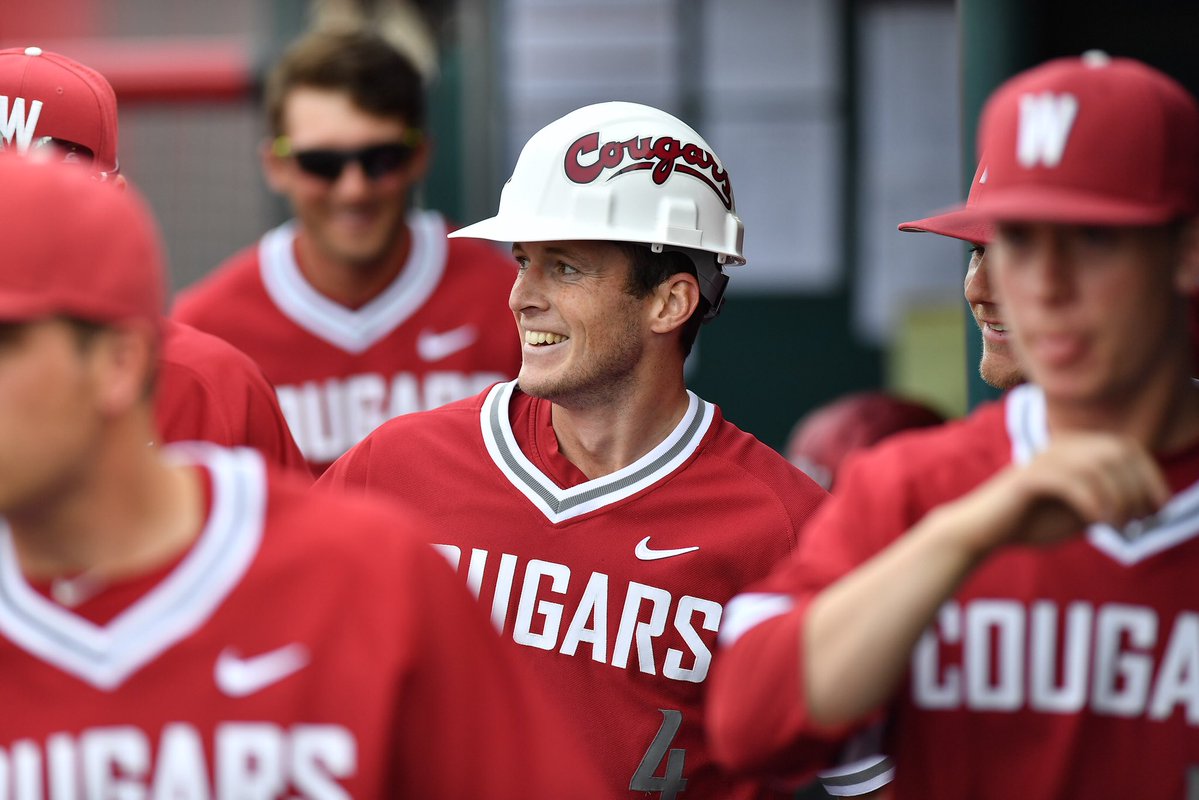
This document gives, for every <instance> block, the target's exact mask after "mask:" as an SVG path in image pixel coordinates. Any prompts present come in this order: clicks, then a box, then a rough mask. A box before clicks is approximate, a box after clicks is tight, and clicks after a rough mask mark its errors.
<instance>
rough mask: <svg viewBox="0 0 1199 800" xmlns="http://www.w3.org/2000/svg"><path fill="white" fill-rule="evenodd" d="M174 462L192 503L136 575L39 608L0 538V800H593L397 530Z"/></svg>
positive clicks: (334, 505)
mask: <svg viewBox="0 0 1199 800" xmlns="http://www.w3.org/2000/svg"><path fill="white" fill-rule="evenodd" d="M173 451H174V452H175V453H176V454H177V455H176V456H175V457H179V458H185V459H190V458H198V459H199V461H198V463H199V464H200V465H201V466H202V468H203V469H204V470H205V474H206V475H207V476H208V480H209V489H210V492H209V493H210V495H211V501H210V506H209V512H208V517H207V523H206V525H205V527H204V530H203V531H202V533H201V534H200V537H199V539H198V540H197V541H196V542H195V544H194V545H193V546H192V548H191V549H190V550H189V551H188V552H187V553H186V554H184V555H183V556H182V557H181V558H180V559H179V560H178V561H177V562H176V563H173V564H169V565H166V566H164V567H163V568H161V569H160V570H159V571H158V572H157V573H156V574H151V575H147V576H142V577H141V578H138V579H135V580H130V581H126V582H119V583H116V584H112V585H109V586H105V587H100V588H98V589H97V590H96V591H95V592H94V593H92V592H83V593H82V594H76V596H75V597H74V602H75V605H74V606H73V607H68V606H64V605H60V604H59V603H57V602H55V601H54V600H52V599H51V597H52V596H60V595H61V592H60V591H58V589H60V588H61V585H60V586H58V587H56V586H55V585H54V584H51V585H49V586H33V585H30V584H29V583H27V582H26V581H25V579H24V577H23V576H22V575H21V574H20V572H19V570H18V568H17V566H16V565H17V561H16V555H15V551H14V549H13V544H12V539H11V537H10V534H9V532H8V529H7V527H6V526H4V525H3V521H2V520H0V708H3V710H4V711H3V713H2V714H0V797H4V798H13V800H43V799H44V798H54V799H55V800H57V799H59V798H103V797H156V798H157V797H163V798H166V797H171V798H212V797H217V798H221V797H261V798H283V797H296V798H301V797H302V798H350V797H354V798H393V797H414V798H415V797H419V798H432V797H440V798H447V799H448V798H462V797H488V798H491V797H506V798H510V799H511V800H517V799H518V798H519V799H520V800H524V798H530V797H545V798H560V797H576V796H587V797H601V796H603V795H602V794H601V793H600V792H599V791H598V790H597V789H596V787H597V786H598V784H599V779H598V777H596V776H595V775H594V774H593V767H592V765H591V764H590V762H589V761H588V760H586V759H585V758H584V757H583V756H581V755H580V752H581V748H580V747H579V746H578V745H577V744H576V740H575V738H574V735H573V734H572V733H571V731H570V730H569V729H565V728H564V723H563V722H562V721H561V719H560V718H559V716H558V714H557V712H556V711H554V710H553V709H550V708H548V707H547V706H546V705H545V701H544V699H543V698H541V697H540V696H539V694H538V692H537V691H536V690H535V689H534V688H533V687H532V685H531V684H530V683H529V682H528V679H527V676H526V675H525V674H524V672H523V669H522V668H520V667H519V666H518V665H516V664H514V663H512V659H511V657H510V656H509V654H508V653H507V651H506V648H504V647H503V645H502V643H501V642H500V641H499V640H498V639H497V637H496V636H495V634H494V632H493V631H492V630H491V629H490V628H489V627H488V625H487V622H486V618H485V617H484V616H483V615H481V614H480V613H479V611H478V608H477V606H476V605H475V603H474V602H473V601H472V600H471V598H470V596H469V594H468V593H467V592H465V591H463V589H462V587H461V586H460V585H459V582H458V581H457V579H456V578H455V577H454V575H453V574H452V573H451V572H450V570H448V569H447V568H446V566H445V564H444V563H443V562H442V561H441V559H440V558H439V557H438V555H437V554H436V553H435V552H434V551H433V550H432V549H431V548H429V547H428V546H426V545H425V544H423V543H421V542H419V541H417V540H416V539H415V538H414V537H413V536H411V535H410V532H411V529H410V528H409V525H408V520H407V519H405V518H404V517H403V516H402V515H400V514H397V513H396V512H395V511H394V510H388V509H383V508H380V507H378V506H375V505H373V504H370V503H368V502H365V501H358V500H354V499H352V498H345V497H338V496H334V495H331V494H327V493H323V492H321V493H317V492H306V491H305V490H304V489H305V487H304V484H303V483H302V482H293V480H292V479H291V478H290V476H288V479H287V480H282V479H279V480H276V479H274V478H272V479H271V480H270V481H269V482H268V481H267V480H266V475H265V472H264V469H263V463H262V460H261V457H260V456H259V455H258V454H257V453H255V452H253V451H251V450H248V449H243V450H237V451H231V450H223V449H219V448H215V447H201V448H199V449H196V448H190V447H189V448H188V449H186V450H180V448H177V447H176V448H173ZM496 731H502V733H503V735H496V733H495V732H496ZM555 762H557V763H555Z"/></svg>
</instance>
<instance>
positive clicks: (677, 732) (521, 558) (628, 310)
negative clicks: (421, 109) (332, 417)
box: [320, 103, 824, 800]
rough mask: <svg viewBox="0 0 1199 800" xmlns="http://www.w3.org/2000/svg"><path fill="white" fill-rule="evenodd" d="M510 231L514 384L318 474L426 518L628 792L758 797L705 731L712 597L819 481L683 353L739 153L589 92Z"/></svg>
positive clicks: (512, 196) (761, 566) (530, 154)
mask: <svg viewBox="0 0 1199 800" xmlns="http://www.w3.org/2000/svg"><path fill="white" fill-rule="evenodd" d="M451 235H452V236H469V237H479V238H484V239H490V240H495V241H507V242H514V243H515V244H513V246H512V254H513V257H514V258H515V260H516V263H517V265H518V268H519V275H518V277H517V279H516V282H515V284H514V285H513V286H512V288H511V294H510V296H509V305H510V306H511V313H512V315H513V316H514V317H515V319H516V322H517V324H518V326H519V328H520V332H521V336H522V337H523V340H524V351H523V353H524V360H523V365H522V367H521V369H520V375H519V377H518V378H517V380H515V381H512V382H509V383H501V384H498V385H496V386H494V387H493V388H491V389H490V390H488V391H486V392H484V393H482V394H480V395H479V396H477V397H475V398H473V399H471V400H467V401H463V402H460V403H455V404H453V405H450V406H446V407H444V408H441V409H438V410H436V411H432V412H429V413H426V414H417V415H410V416H407V417H402V418H400V419H396V420H392V421H391V422H389V423H387V424H386V425H384V426H382V427H381V428H380V429H379V430H378V431H376V432H375V433H374V434H372V435H371V436H369V437H367V438H366V440H364V441H363V442H362V443H361V444H359V445H358V446H356V447H355V448H354V449H353V450H351V451H350V452H349V453H347V454H346V455H345V456H343V457H342V458H341V459H340V460H339V461H338V462H337V463H336V464H334V465H333V467H332V468H331V469H330V470H329V471H328V472H326V473H325V475H324V476H323V477H322V479H321V481H320V483H321V484H329V485H334V486H339V487H352V486H357V487H362V488H363V489H371V490H375V491H378V492H383V493H385V494H387V495H389V496H391V497H393V498H395V499H396V500H398V501H399V502H401V503H402V504H403V505H404V507H405V508H407V509H408V510H409V511H410V512H411V513H413V514H415V515H416V516H417V517H418V518H419V519H421V520H423V526H424V527H425V528H426V529H427V530H428V532H429V536H430V537H432V538H433V540H434V541H435V542H437V543H438V544H439V545H440V546H441V547H442V549H443V550H444V551H445V552H446V554H447V556H448V557H449V558H450V560H451V562H453V563H454V564H456V565H457V567H458V571H459V573H460V574H461V575H462V576H463V578H464V579H465V581H466V583H467V585H468V586H470V588H471V589H472V591H473V592H474V593H475V595H476V596H477V597H478V598H479V601H480V602H481V603H482V604H483V606H484V607H485V608H487V609H489V610H490V613H491V618H492V622H493V623H494V624H495V626H496V628H497V629H499V630H500V631H501V633H502V634H503V636H504V638H506V639H510V640H511V641H512V642H514V643H515V644H516V645H519V646H520V647H519V650H518V652H520V653H521V656H522V658H523V659H524V660H526V661H527V662H528V663H529V664H530V665H532V666H533V667H534V668H535V669H536V671H537V674H538V675H539V676H540V679H541V682H542V686H543V687H544V688H545V690H546V693H547V694H550V695H552V696H554V697H556V698H557V699H559V700H560V701H561V702H562V703H563V704H564V705H565V707H566V708H567V709H568V711H569V713H570V715H571V717H572V718H573V719H575V720H577V721H578V724H579V727H580V729H581V730H582V731H583V733H584V735H585V736H586V737H587V740H588V742H589V745H590V749H591V751H592V752H594V753H596V754H597V755H598V757H599V758H600V761H601V765H602V767H603V769H604V771H605V777H606V781H607V783H606V786H607V788H609V789H610V790H612V791H614V792H617V793H618V794H619V795H620V796H626V797H646V796H650V797H654V798H659V797H660V798H663V800H672V799H673V798H680V797H682V798H692V800H700V799H701V798H718V797H719V798H748V797H758V796H767V795H770V794H771V792H770V791H769V790H768V789H766V788H764V787H763V786H762V785H760V784H757V783H756V782H753V781H739V780H734V779H730V778H729V777H728V776H726V775H723V774H721V773H720V772H719V771H718V770H717V769H716V767H715V765H714V764H713V763H712V760H711V757H710V755H709V753H708V748H707V744H706V742H705V740H704V736H703V728H702V720H703V715H704V707H703V683H704V680H705V678H706V677H707V674H708V668H709V665H710V662H711V656H712V650H713V647H714V644H715V637H716V631H717V628H718V626H719V625H720V624H721V618H722V616H723V613H724V603H725V601H726V600H728V598H730V597H731V596H732V595H733V594H734V593H735V592H736V591H737V590H738V589H739V588H740V587H742V586H744V585H746V584H747V583H748V582H750V581H753V580H755V579H756V578H757V576H760V575H763V574H765V572H766V571H767V570H769V568H770V566H771V564H772V562H774V561H775V560H777V559H779V558H781V557H783V556H784V555H786V554H787V553H789V552H791V550H792V549H793V548H794V546H795V541H796V536H797V534H798V531H799V528H800V526H801V524H802V523H803V522H804V520H806V519H807V518H808V516H809V515H810V514H811V512H812V510H813V509H814V508H815V507H816V506H817V504H818V503H819V502H820V501H821V500H822V499H823V497H824V492H823V491H822V490H821V489H820V488H819V487H818V486H817V485H816V484H814V483H813V482H812V481H810V480H809V479H808V478H806V477H805V476H804V475H803V474H802V473H800V472H799V471H798V470H796V469H795V468H793V467H792V466H791V465H790V464H788V463H787V462H786V461H785V460H784V459H782V458H781V457H780V456H779V455H778V454H777V453H775V452H774V451H772V450H770V449H769V448H768V447H766V446H765V445H763V444H761V443H760V442H758V441H757V440H756V439H754V438H753V437H752V436H750V435H748V434H746V433H744V432H742V431H740V430H738V429H737V428H736V427H735V426H733V424H732V423H730V422H728V421H727V420H725V419H724V418H723V417H722V416H721V413H720V411H719V409H717V408H716V407H715V406H714V405H712V404H711V403H708V402H705V401H704V400H702V399H700V398H699V397H697V396H695V395H694V394H692V393H691V392H689V391H688V390H687V388H686V386H685V384H684V380H683V362H684V359H685V358H686V355H687V353H688V352H689V350H690V349H691V345H692V343H693V342H694V340H695V337H696V335H697V333H698V331H699V326H700V325H701V323H702V322H704V321H705V320H710V319H713V318H715V316H716V314H717V312H718V311H719V309H720V305H721V301H722V297H723V294H724V288H725V284H726V282H727V280H728V278H727V276H726V275H725V273H724V270H723V265H729V264H742V263H744V259H743V258H742V255H741V252H742V236H743V229H742V224H741V220H740V219H739V218H738V217H737V216H736V213H735V209H734V203H733V194H732V187H731V184H730V181H729V176H728V173H727V172H726V171H725V169H724V167H723V165H722V164H721V162H720V160H719V159H718V158H717V157H716V155H715V154H714V153H713V152H712V150H711V148H710V147H709V146H708V144H707V143H706V142H705V141H704V140H703V139H702V138H701V137H700V136H699V134H697V133H696V132H695V131H694V130H692V129H691V128H690V127H689V126H687V125H685V124H683V123H682V122H680V121H679V120H677V119H675V118H674V117H672V116H670V115H669V114H666V113H664V112H662V111H659V110H657V109H655V108H650V107H648V106H642V105H637V104H633V103H600V104H597V105H593V106H587V107H585V108H581V109H578V110H577V111H574V112H572V113H570V114H567V115H566V116H565V117H562V118H561V119H559V120H557V121H555V122H553V123H551V124H549V125H547V126H546V127H545V128H543V129H542V130H541V131H539V132H538V133H537V134H535V135H534V136H533V137H532V138H531V139H530V140H529V142H528V143H527V144H526V145H525V147H524V150H523V151H522V153H521V155H520V158H519V160H518V161H517V164H516V167H515V169H514V171H513V173H512V177H511V179H510V180H509V181H508V183H507V184H506V185H505V187H504V191H503V195H502V197H501V198H500V206H499V212H498V213H497V215H496V216H494V217H492V218H490V219H486V220H483V221H482V222H479V223H476V224H474V225H471V226H469V227H467V228H464V229H463V230H460V231H456V232H455V233H453V234H451Z"/></svg>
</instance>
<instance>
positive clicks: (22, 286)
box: [0, 153, 166, 323]
mask: <svg viewBox="0 0 1199 800" xmlns="http://www.w3.org/2000/svg"><path fill="white" fill-rule="evenodd" d="M0 186H3V187H4V191H3V192H0V241H2V242H4V257H3V258H0V320H3V321H6V322H26V321H32V320H37V319H42V318H44V317H50V316H56V315H63V316H68V317H74V318H77V319H83V320H91V321H94V322H101V323H108V322H118V321H121V320H127V319H149V320H153V321H154V322H155V323H157V322H158V320H159V319H161V317H162V314H163V312H164V311H165V308H166V291H165V286H166V281H165V278H164V275H165V262H164V258H163V249H162V243H161V240H160V238H159V233H158V228H157V226H156V224H155V222H154V218H153V216H152V215H151V213H150V210H149V207H148V206H147V205H146V203H145V201H144V200H143V199H142V197H141V195H140V194H138V192H137V191H136V190H135V189H133V187H131V186H129V187H126V188H124V189H122V188H121V187H119V186H117V185H115V184H113V183H110V182H108V181H98V180H96V179H95V178H94V177H93V175H92V174H91V173H90V172H89V171H88V170H86V169H84V168H82V167H80V166H78V165H75V164H63V163H60V162H48V161H37V160H33V159H27V158H20V157H17V156H15V155H12V154H8V153H0Z"/></svg>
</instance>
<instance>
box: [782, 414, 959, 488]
mask: <svg viewBox="0 0 1199 800" xmlns="http://www.w3.org/2000/svg"><path fill="white" fill-rule="evenodd" d="M944 421H945V417H943V416H942V415H941V413H940V412H938V411H937V410H936V409H933V408H930V407H929V406H926V405H924V404H923V403H919V402H916V401H915V400H909V399H906V398H903V397H897V396H895V395H891V394H888V393H887V392H854V393H853V394H847V395H844V396H842V397H838V398H837V399H835V400H832V401H830V402H828V403H825V404H824V405H822V406H820V407H818V408H815V409H813V410H811V411H809V412H808V413H807V414H805V415H804V416H803V417H801V418H800V420H799V421H798V422H797V423H795V427H794V428H792V430H791V434H790V436H788V437H787V445H786V447H785V448H784V450H783V455H785V456H786V457H787V460H788V461H790V462H791V463H792V464H794V465H795V466H797V467H799V468H800V469H801V470H803V471H804V474H805V475H807V476H808V477H809V478H811V479H812V480H814V481H816V482H817V483H819V484H820V485H821V486H823V487H824V488H825V489H828V490H830V491H831V490H832V488H833V486H834V485H836V479H837V471H838V470H839V469H840V468H841V464H842V463H843V462H844V461H845V458H846V457H847V456H849V455H850V454H851V453H854V452H856V451H858V450H861V449H863V448H866V447H871V446H873V445H875V444H878V443H879V442H881V441H882V440H883V439H885V438H887V437H888V436H891V435H892V434H895V433H899V432H900V431H906V430H913V429H918V428H928V427H931V426H933V425H940V424H941V423H942V422H944Z"/></svg>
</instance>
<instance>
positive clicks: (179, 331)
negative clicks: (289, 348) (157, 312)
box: [161, 319, 266, 385]
mask: <svg viewBox="0 0 1199 800" xmlns="http://www.w3.org/2000/svg"><path fill="white" fill-rule="evenodd" d="M161 360H162V363H163V365H164V366H167V367H168V368H171V369H180V370H186V371H188V372H191V373H193V374H195V375H197V376H201V377H203V378H204V379H206V380H213V381H218V382H221V383H228V382H229V381H236V382H241V381H243V380H244V381H248V382H253V383H254V384H255V385H257V384H259V383H263V382H265V380H266V379H265V378H264V377H263V376H262V371H261V370H260V369H259V368H258V365H257V364H255V363H254V360H253V359H251V358H250V357H249V356H248V355H246V354H245V353H243V352H242V351H241V350H238V349H237V348H236V347H234V346H233V345H231V344H229V343H228V342H226V341H225V340H224V339H222V338H220V337H219V336H214V335H212V334H210V333H205V332H204V331H202V330H199V329H198V328H194V327H192V326H191V325H188V324H186V323H183V322H178V321H176V320H172V319H168V320H166V321H165V329H164V331H163V341H162V354H161Z"/></svg>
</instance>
